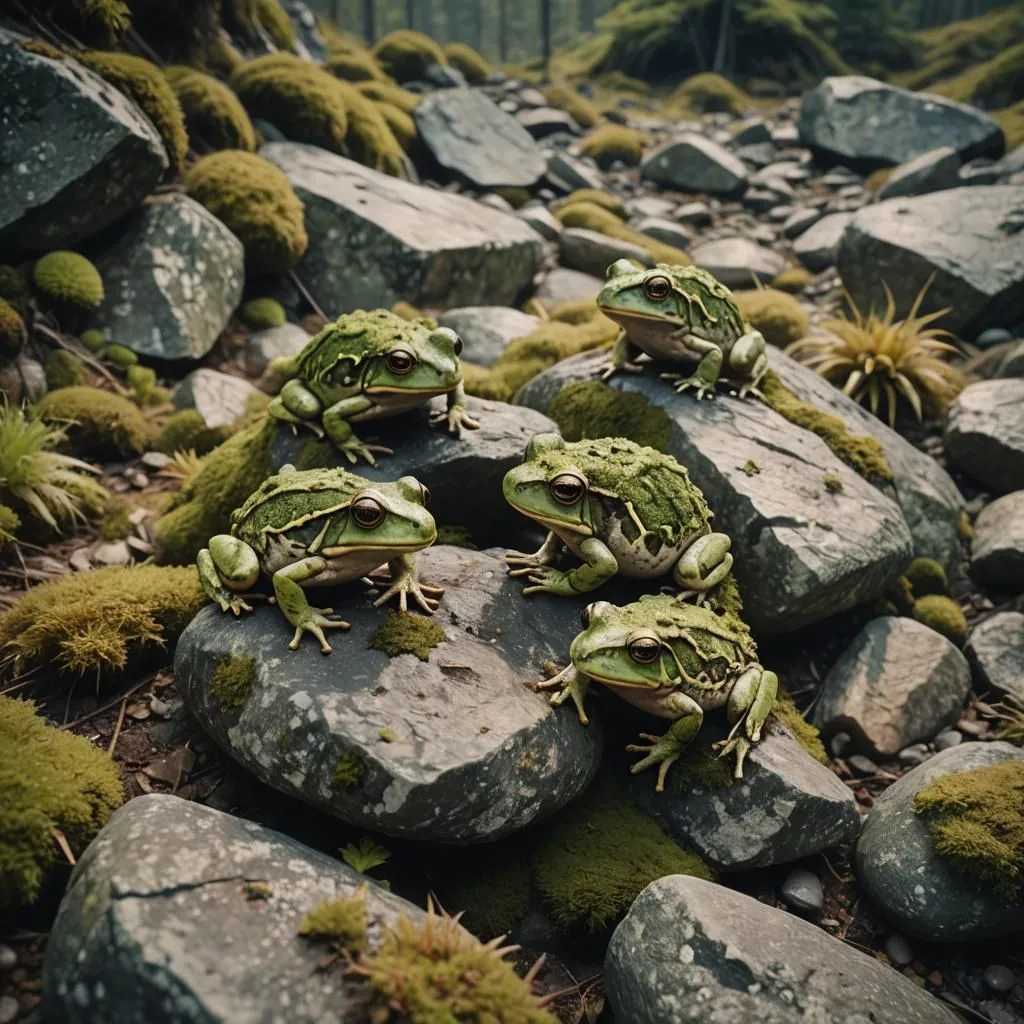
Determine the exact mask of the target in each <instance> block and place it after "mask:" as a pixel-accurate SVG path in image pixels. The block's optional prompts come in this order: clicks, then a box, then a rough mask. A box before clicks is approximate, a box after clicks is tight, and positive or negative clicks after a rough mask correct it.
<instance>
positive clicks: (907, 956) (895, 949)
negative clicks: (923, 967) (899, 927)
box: [885, 932, 914, 967]
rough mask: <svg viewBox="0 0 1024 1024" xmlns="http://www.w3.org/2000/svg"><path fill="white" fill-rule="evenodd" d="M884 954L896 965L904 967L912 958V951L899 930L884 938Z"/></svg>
mask: <svg viewBox="0 0 1024 1024" xmlns="http://www.w3.org/2000/svg"><path fill="white" fill-rule="evenodd" d="M885 955H886V956H887V957H888V958H889V959H890V960H891V961H892V962H893V963H894V964H895V965H896V966H897V967H906V965H907V964H909V963H910V962H911V961H912V960H913V959H914V951H913V949H911V947H910V943H909V942H907V940H906V939H905V938H903V936H902V935H900V934H899V932H893V933H892V935H890V936H889V938H888V939H886V940H885Z"/></svg>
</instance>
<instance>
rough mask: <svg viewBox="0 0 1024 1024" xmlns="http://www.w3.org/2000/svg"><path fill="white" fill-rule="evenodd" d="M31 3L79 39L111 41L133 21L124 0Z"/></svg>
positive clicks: (32, 41) (61, 0)
mask: <svg viewBox="0 0 1024 1024" xmlns="http://www.w3.org/2000/svg"><path fill="white" fill-rule="evenodd" d="M32 6H33V9H35V8H42V9H45V10H46V12H47V13H48V14H49V15H50V17H52V18H53V19H54V21H56V22H57V24H59V25H61V26H63V27H64V28H66V29H69V30H70V31H72V32H74V33H75V34H76V35H77V37H78V38H80V39H87V40H89V41H92V42H100V41H103V42H113V41H114V40H115V39H117V38H118V37H119V36H120V35H121V34H122V33H123V32H124V31H125V30H126V29H127V28H128V27H129V26H130V25H131V21H132V12H131V10H130V8H129V5H128V4H127V3H125V0H42V2H37V3H35V4H33V5H32ZM29 43H31V44H32V45H33V47H36V46H39V45H40V40H37V39H33V40H29ZM42 45H44V46H46V45H48V44H45V43H43V44H42ZM27 48H28V44H26V49H27ZM53 49H56V47H53ZM33 52H38V51H33ZM58 52H60V51H58ZM44 56H49V54H44ZM54 59H56V58H54Z"/></svg>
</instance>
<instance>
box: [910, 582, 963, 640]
mask: <svg viewBox="0 0 1024 1024" xmlns="http://www.w3.org/2000/svg"><path fill="white" fill-rule="evenodd" d="M912 614H913V616H914V618H915V619H917V621H918V622H920V623H921V624H922V625H924V626H927V627H928V628H929V629H934V630H935V632H936V633H941V634H942V635H943V636H944V637H945V638H946V639H947V640H949V642H950V643H953V644H956V646H957V647H963V645H964V644H965V643H966V642H967V619H966V617H965V616H964V612H963V609H962V608H961V607H960V605H958V604H957V603H956V601H954V600H953V599H952V598H951V597H946V596H945V594H928V595H927V596H926V597H919V598H918V599H917V600H916V601H915V602H914V609H913V612H912Z"/></svg>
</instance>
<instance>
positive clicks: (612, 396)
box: [548, 380, 672, 452]
mask: <svg viewBox="0 0 1024 1024" xmlns="http://www.w3.org/2000/svg"><path fill="white" fill-rule="evenodd" d="M548 415H549V416H550V417H551V418H552V419H553V420H554V421H555V422H556V423H557V424H558V427H559V429H560V430H561V432H562V437H564V438H565V439H566V440H567V441H582V440H584V439H586V438H594V437H626V438H629V440H630V441H636V443H637V444H642V445H647V446H648V447H650V448H656V449H657V450H658V451H659V452H663V451H665V449H666V448H667V447H668V443H669V440H670V439H671V437H672V421H671V420H670V419H669V418H668V414H667V413H666V412H665V410H664V409H662V408H661V407H660V406H654V405H651V404H650V403H649V402H648V401H647V400H646V399H645V398H644V397H643V395H636V394H630V393H628V392H625V391H616V390H614V389H613V388H610V387H608V385H607V384H603V383H601V382H600V381H596V380H579V381H573V382H571V383H569V384H566V385H565V387H564V388H562V390H561V391H559V392H558V394H557V395H555V398H554V400H553V401H552V403H551V406H550V408H549V409H548Z"/></svg>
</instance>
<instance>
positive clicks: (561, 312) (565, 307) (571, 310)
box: [530, 299, 604, 324]
mask: <svg viewBox="0 0 1024 1024" xmlns="http://www.w3.org/2000/svg"><path fill="white" fill-rule="evenodd" d="M530 312H532V311H530ZM540 312H544V313H545V316H546V319H548V320H558V321H559V322H560V323H563V324H585V323H587V322H588V321H590V320H593V319H594V317H596V316H598V315H600V316H604V314H603V313H600V314H599V312H598V308H597V301H596V299H566V300H565V302H560V303H558V305H557V306H552V307H551V309H550V310H549V311H545V310H544V307H543V305H542V306H541V308H540ZM542 319H544V317H542Z"/></svg>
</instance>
